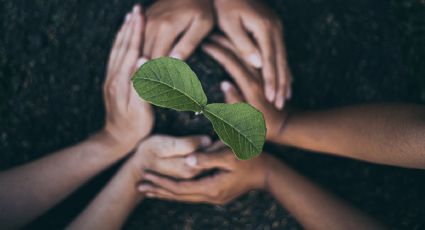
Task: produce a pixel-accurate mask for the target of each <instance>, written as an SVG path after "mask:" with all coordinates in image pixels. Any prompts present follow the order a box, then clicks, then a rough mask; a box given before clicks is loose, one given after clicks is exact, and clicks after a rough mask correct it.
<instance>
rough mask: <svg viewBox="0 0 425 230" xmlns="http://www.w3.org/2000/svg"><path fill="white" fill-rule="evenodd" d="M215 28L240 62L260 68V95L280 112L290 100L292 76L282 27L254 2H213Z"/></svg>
mask: <svg viewBox="0 0 425 230" xmlns="http://www.w3.org/2000/svg"><path fill="white" fill-rule="evenodd" d="M214 4H215V8H216V12H217V19H218V25H219V27H220V29H221V30H222V31H223V32H224V33H225V34H226V35H227V37H228V38H229V39H230V40H231V42H232V43H233V44H234V45H235V47H236V49H237V50H238V52H239V53H240V55H241V57H242V58H243V60H245V61H246V62H247V63H249V64H251V65H252V66H254V67H256V68H260V67H261V68H262V73H263V81H264V92H265V95H266V98H267V99H268V101H269V102H273V103H274V105H275V106H276V107H277V108H278V109H281V108H283V106H284V103H285V100H286V99H290V98H291V82H292V75H291V72H290V70H289V66H288V62H287V59H286V50H285V45H284V39H283V28H282V23H281V21H280V20H279V18H278V17H277V15H276V14H275V13H274V12H273V11H272V10H271V9H270V8H268V7H267V6H266V5H265V4H264V3H262V1H258V0H231V1H229V0H215V1H214Z"/></svg>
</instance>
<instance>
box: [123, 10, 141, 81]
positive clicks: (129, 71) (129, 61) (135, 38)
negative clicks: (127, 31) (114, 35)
mask: <svg viewBox="0 0 425 230" xmlns="http://www.w3.org/2000/svg"><path fill="white" fill-rule="evenodd" d="M140 13H141V7H140V5H135V6H134V8H133V13H132V17H133V20H134V23H133V28H132V31H131V33H132V34H131V38H130V44H129V47H128V51H127V53H126V54H125V57H124V61H123V63H122V65H121V68H122V71H123V74H125V76H129V78H131V76H132V75H133V71H134V66H135V64H136V62H137V58H138V57H139V48H140V43H141V40H142V28H143V25H142V16H141V14H140ZM126 81H127V79H126Z"/></svg>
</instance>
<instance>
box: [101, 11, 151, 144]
mask: <svg viewBox="0 0 425 230" xmlns="http://www.w3.org/2000/svg"><path fill="white" fill-rule="evenodd" d="M143 29H144V20H143V16H142V15H141V7H140V6H139V5H136V6H135V7H134V8H133V12H132V13H128V14H127V15H126V17H125V22H124V24H123V25H122V26H121V28H120V30H119V32H118V34H117V36H116V38H115V42H114V44H113V47H112V50H111V54H110V57H109V61H108V67H107V76H106V80H105V85H104V90H103V94H104V101H105V107H106V124H105V128H104V131H106V133H107V134H108V135H110V136H111V137H112V138H113V139H114V140H115V141H116V142H117V143H119V144H122V145H123V146H125V148H126V151H129V150H131V149H132V148H133V147H135V146H136V144H137V143H138V142H139V141H140V140H141V139H142V138H144V137H145V136H146V135H148V134H149V132H150V131H151V129H152V126H153V121H154V116H153V113H152V108H151V106H150V105H149V104H148V103H146V102H144V101H143V100H141V99H140V98H139V96H138V95H137V93H136V91H135V90H134V88H133V85H132V83H131V77H132V75H133V73H134V72H135V70H136V68H137V67H138V66H137V61H138V57H139V47H140V45H141V44H142V43H143V42H142V34H143Z"/></svg>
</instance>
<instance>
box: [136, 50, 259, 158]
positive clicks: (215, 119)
mask: <svg viewBox="0 0 425 230" xmlns="http://www.w3.org/2000/svg"><path fill="white" fill-rule="evenodd" d="M132 81H133V86H134V88H135V89H136V91H137V93H138V94H139V96H140V97H141V98H143V99H144V100H145V101H147V102H149V103H151V104H153V105H156V106H159V107H165V108H169V109H174V110H177V111H192V112H195V113H196V114H203V115H205V117H207V118H208V120H210V121H211V123H212V125H213V128H214V130H215V132H216V133H217V135H218V137H219V138H220V139H221V140H222V141H223V142H224V143H225V144H226V145H227V146H229V147H230V148H231V149H232V151H233V153H234V154H235V155H236V157H237V158H238V159H241V160H248V159H251V158H253V157H256V156H258V155H259V154H260V153H261V151H262V149H263V145H264V141H265V137H266V125H265V122H264V117H263V114H262V113H261V112H260V111H258V110H257V109H256V108H254V107H252V106H251V105H249V104H247V103H235V104H224V103H213V104H207V96H206V95H205V93H204V91H203V89H202V86H201V82H200V81H199V79H198V77H197V76H196V74H195V73H194V72H193V71H192V69H190V67H189V66H188V65H187V64H186V63H185V62H183V61H180V60H178V59H175V58H168V57H162V58H157V59H153V60H151V61H148V62H146V63H145V64H143V65H142V66H141V67H140V68H139V69H138V70H137V72H136V73H135V74H134V76H133V78H132Z"/></svg>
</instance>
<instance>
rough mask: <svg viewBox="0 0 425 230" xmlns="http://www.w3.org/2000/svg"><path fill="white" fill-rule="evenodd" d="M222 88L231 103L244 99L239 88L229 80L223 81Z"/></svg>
mask: <svg viewBox="0 0 425 230" xmlns="http://www.w3.org/2000/svg"><path fill="white" fill-rule="evenodd" d="M220 86H221V90H222V91H223V93H224V98H225V101H226V102H227V103H229V104H233V103H237V102H241V101H243V99H242V96H241V94H240V93H239V92H238V90H237V89H236V88H235V87H234V86H233V85H232V83H230V82H228V81H223V82H222V83H221V85H220Z"/></svg>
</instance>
